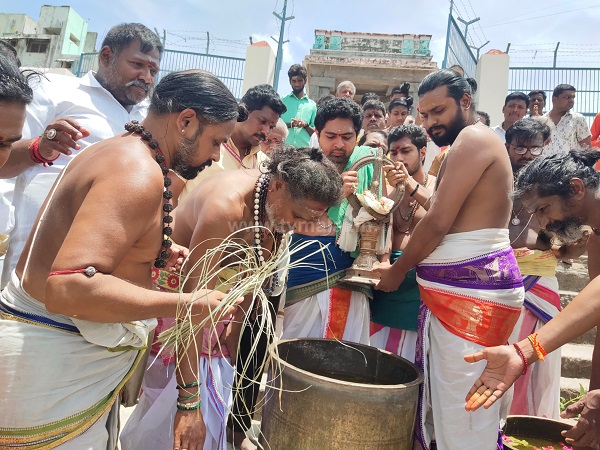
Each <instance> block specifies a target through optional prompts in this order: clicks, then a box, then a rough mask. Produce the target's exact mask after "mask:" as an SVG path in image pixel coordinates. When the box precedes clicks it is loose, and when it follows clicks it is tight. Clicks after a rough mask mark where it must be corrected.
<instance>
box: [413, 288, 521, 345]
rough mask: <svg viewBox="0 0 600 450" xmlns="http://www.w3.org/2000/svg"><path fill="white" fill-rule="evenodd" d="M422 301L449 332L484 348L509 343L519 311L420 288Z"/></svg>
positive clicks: (472, 298) (476, 299)
mask: <svg viewBox="0 0 600 450" xmlns="http://www.w3.org/2000/svg"><path fill="white" fill-rule="evenodd" d="M419 289H420V291H421V300H422V301H423V303H425V305H426V306H427V308H429V310H430V311H431V313H432V314H433V315H434V316H435V317H437V318H438V320H439V321H440V322H441V323H442V325H444V327H445V328H446V329H447V330H448V331H450V332H451V333H453V334H455V335H456V336H459V337H461V338H463V339H466V340H467V341H470V342H475V343H476V344H479V345H485V346H486V347H493V346H496V345H504V344H506V343H507V342H508V338H509V336H510V333H511V332H512V330H513V328H514V326H515V324H516V323H517V320H518V319H519V315H520V313H521V309H520V308H512V307H509V306H506V305H502V304H500V303H493V302H490V301H485V300H482V299H478V298H474V297H465V296H462V295H457V294H453V293H451V292H447V291H440V290H436V289H430V288H424V287H423V286H419Z"/></svg>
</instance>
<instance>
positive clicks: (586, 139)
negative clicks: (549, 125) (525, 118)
mask: <svg viewBox="0 0 600 450" xmlns="http://www.w3.org/2000/svg"><path fill="white" fill-rule="evenodd" d="M575 92H576V89H575V88H574V87H573V86H571V85H570V84H559V85H558V86H556V87H555V88H554V92H553V93H552V109H551V110H550V111H548V112H547V113H546V114H544V117H549V118H550V119H551V120H552V122H554V125H556V126H555V127H554V128H553V129H552V136H550V143H549V144H548V147H547V148H546V149H545V150H544V155H556V154H558V153H561V154H564V153H567V152H569V151H571V150H579V149H585V148H589V147H590V146H591V145H592V137H591V133H590V129H589V127H588V124H587V122H586V120H585V117H583V115H581V114H580V113H577V112H573V111H572V109H573V106H574V105H575Z"/></svg>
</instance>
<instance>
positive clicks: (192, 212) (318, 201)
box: [128, 146, 342, 450]
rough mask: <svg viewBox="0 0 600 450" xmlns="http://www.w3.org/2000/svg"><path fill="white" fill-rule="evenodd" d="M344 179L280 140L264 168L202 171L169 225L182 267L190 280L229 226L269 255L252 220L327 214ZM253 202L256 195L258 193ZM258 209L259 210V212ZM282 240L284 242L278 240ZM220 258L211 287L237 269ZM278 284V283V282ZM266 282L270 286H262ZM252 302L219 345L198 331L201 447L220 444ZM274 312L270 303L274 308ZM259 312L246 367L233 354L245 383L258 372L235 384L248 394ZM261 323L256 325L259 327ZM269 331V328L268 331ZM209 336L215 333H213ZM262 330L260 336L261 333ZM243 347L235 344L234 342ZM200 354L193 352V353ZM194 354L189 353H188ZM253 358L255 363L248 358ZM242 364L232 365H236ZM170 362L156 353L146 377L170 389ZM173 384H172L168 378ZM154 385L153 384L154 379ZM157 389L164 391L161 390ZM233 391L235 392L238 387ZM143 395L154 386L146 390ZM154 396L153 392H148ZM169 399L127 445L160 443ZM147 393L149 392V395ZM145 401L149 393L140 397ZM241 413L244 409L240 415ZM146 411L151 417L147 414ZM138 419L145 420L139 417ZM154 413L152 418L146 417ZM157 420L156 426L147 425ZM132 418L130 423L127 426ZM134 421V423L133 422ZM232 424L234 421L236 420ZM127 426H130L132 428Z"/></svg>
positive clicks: (312, 221)
mask: <svg viewBox="0 0 600 450" xmlns="http://www.w3.org/2000/svg"><path fill="white" fill-rule="evenodd" d="M341 189H342V179H341V177H340V176H339V174H338V173H337V169H336V167H335V166H334V165H333V163H331V162H330V161H329V160H328V159H327V158H325V157H324V155H323V152H322V151H321V150H319V149H310V148H298V149H296V148H293V147H291V146H286V147H285V148H280V149H278V150H276V151H275V153H273V154H272V155H271V159H270V160H269V162H268V164H267V165H266V166H265V167H264V168H263V170H262V171H258V170H252V169H251V170H244V169H242V170H236V171H224V172H222V173H221V174H220V175H219V176H218V177H214V176H212V177H208V178H206V179H205V180H203V181H202V182H201V183H200V184H199V185H198V186H197V188H196V189H195V190H194V191H192V193H191V195H189V196H188V197H186V198H185V200H183V201H182V202H181V204H180V205H179V206H178V207H177V214H176V220H175V230H174V233H173V239H174V240H175V242H177V243H179V244H182V245H185V246H189V248H190V249H192V250H191V253H190V258H189V260H188V262H186V265H185V266H184V273H185V275H189V276H190V277H191V279H192V280H194V279H195V277H197V276H200V272H201V270H202V269H201V268H200V267H198V268H196V269H194V270H190V269H192V268H193V267H194V265H196V263H197V262H198V261H199V260H200V259H201V258H202V257H203V256H204V255H205V254H206V252H207V251H209V250H211V249H212V248H214V247H215V246H216V245H218V244H220V243H221V242H223V241H225V240H226V239H227V238H228V237H229V235H230V234H231V233H233V232H234V231H236V230H240V231H239V232H238V233H236V235H235V239H236V242H238V243H242V242H243V243H245V245H247V246H248V248H250V249H251V248H255V249H256V251H261V252H262V255H263V257H264V258H265V259H268V257H269V255H270V253H271V251H272V250H273V248H274V245H275V242H274V240H273V235H270V234H266V235H262V233H261V235H262V236H261V237H260V238H259V239H258V242H257V238H256V234H255V230H254V226H255V224H256V223H257V219H256V217H258V218H259V219H258V223H259V225H260V226H264V227H266V228H269V229H271V230H273V231H274V233H280V234H281V233H285V232H287V231H289V230H291V229H294V228H296V227H298V226H301V225H303V226H304V225H307V224H308V225H312V226H316V224H317V221H318V220H320V219H322V216H324V215H326V211H327V208H328V207H329V206H331V205H333V204H335V203H337V202H338V201H339V200H340V196H341ZM257 194H258V200H259V203H258V204H257V203H255V200H256V199H257ZM257 211H258V214H257ZM283 245H286V243H285V242H284V243H283ZM223 256H224V258H223V259H222V261H223V265H227V266H228V267H223V266H221V267H220V268H215V270H219V281H218V282H217V281H216V280H214V282H213V283H211V286H210V287H211V288H217V289H219V290H221V291H227V290H228V289H229V288H230V287H231V282H229V280H231V279H232V278H234V277H235V271H234V270H233V268H232V264H235V261H233V260H232V259H231V258H232V256H231V255H230V256H229V257H227V255H226V254H225V255H223ZM280 278H281V280H279V279H276V280H272V283H273V286H271V287H273V288H275V289H274V290H273V291H271V292H270V291H267V292H270V294H271V295H278V292H277V291H278V290H279V291H281V289H282V288H283V284H284V279H283V278H284V275H283V274H281V275H280ZM277 284H279V286H277ZM195 285H196V283H195V282H187V283H186V284H185V285H184V286H183V290H184V291H190V290H191V289H193V288H194V286H195ZM265 288H266V289H270V287H269V286H265ZM252 302H253V298H252V296H248V297H247V298H246V300H245V302H244V304H243V308H240V309H239V310H238V312H236V314H235V315H234V317H233V318H232V319H231V322H230V323H229V325H227V326H226V327H225V330H223V327H222V326H220V327H219V326H218V327H217V334H221V345H217V343H216V339H213V338H209V334H208V330H207V332H206V333H205V334H204V342H203V343H202V352H201V354H200V356H199V360H200V370H201V377H200V379H201V380H203V382H202V386H201V388H200V398H201V400H202V415H203V419H204V422H205V423H206V429H207V433H206V441H205V444H204V447H203V448H204V449H205V450H208V449H216V448H225V447H226V445H227V442H226V440H225V435H226V433H225V428H226V420H227V415H228V412H229V410H230V408H231V406H232V386H236V389H239V386H238V385H237V384H234V374H235V369H234V368H233V367H232V361H233V363H234V364H235V361H236V355H237V353H238V340H239V336H240V331H241V329H242V323H243V322H244V321H245V319H244V314H245V312H244V311H247V310H248V308H249V307H250V305H251V304H252ZM272 312H274V311H272ZM258 322H259V321H258V320H251V321H250V322H249V323H248V321H247V319H246V324H245V329H244V333H246V332H250V333H254V334H255V338H254V339H253V340H242V341H241V342H240V345H242V346H245V345H247V344H251V345H252V344H256V342H255V341H256V339H257V338H258V339H259V342H260V341H264V342H263V343H259V345H258V346H257V348H256V349H254V348H248V349H245V352H246V353H248V354H249V355H250V356H251V359H252V360H253V361H251V363H250V364H251V367H248V366H247V362H246V361H244V360H240V359H239V358H238V359H237V364H238V365H242V366H244V370H243V371H242V373H244V374H245V377H246V378H245V379H242V380H241V384H242V385H244V386H245V385H249V384H251V382H250V381H249V380H248V378H252V379H255V380H256V389H252V388H250V389H245V390H240V391H241V392H243V394H242V395H244V396H245V395H248V396H253V395H256V394H257V393H258V381H259V380H260V378H259V377H260V375H261V374H262V371H259V370H258V369H259V368H261V366H262V364H260V363H261V361H262V360H263V359H264V355H265V351H266V343H267V342H266V341H267V339H266V337H267V333H265V331H264V330H260V326H259V324H258ZM261 331H262V332H261ZM269 334H271V335H272V333H269ZM213 337H214V335H213ZM263 338H264V339H263ZM240 352H241V350H240ZM196 357H198V355H196ZM191 358H192V355H190V359H191ZM246 358H247V357H246ZM253 363H254V364H253ZM239 369H240V368H239V367H238V372H239V371H240V370H239ZM172 373H173V369H172V367H168V366H167V367H165V366H164V365H163V363H162V360H160V359H158V360H156V361H154V362H153V363H152V365H151V366H150V367H149V369H148V372H147V375H146V377H147V378H150V379H152V380H154V381H155V384H156V380H161V382H162V386H164V387H166V389H171V390H173V389H174V381H172V380H171V378H172V375H171V374H172ZM171 385H173V386H171ZM153 387H154V389H156V388H157V386H153ZM161 395H162V394H161ZM237 395H240V394H239V393H238V394H237ZM148 397H149V398H152V397H153V394H149V395H148ZM154 397H156V396H154ZM171 397H172V398H171V401H170V403H168V404H165V403H164V402H162V403H160V404H159V402H157V403H155V404H154V405H153V406H152V407H150V408H149V409H148V410H147V411H146V413H145V414H146V416H147V417H148V419H146V422H145V427H144V428H145V429H155V431H154V432H151V433H150V432H144V440H145V441H144V443H143V445H140V446H138V447H135V448H132V449H131V450H137V449H139V450H142V449H143V450H161V449H162V448H163V447H161V444H160V441H161V440H165V439H168V436H169V435H172V434H173V430H172V427H171V430H169V429H165V428H164V427H161V426H158V425H160V424H161V423H164V421H165V420H166V419H167V417H168V416H169V415H172V414H173V411H174V410H175V397H174V396H171ZM244 400H245V405H246V406H247V407H248V408H250V409H251V408H252V406H251V403H250V402H252V404H253V403H254V401H255V400H254V399H252V398H245V399H244ZM149 401H151V400H149ZM146 403H148V401H146ZM240 414H241V415H242V416H243V417H240ZM232 416H233V417H232V420H233V422H238V421H239V422H241V423H240V424H239V425H238V426H239V427H240V428H245V429H248V428H249V427H250V424H249V423H248V424H245V423H244V422H245V417H246V416H248V417H250V418H251V415H248V414H247V412H246V411H237V410H235V409H234V410H233V413H232ZM150 417H152V418H151V419H150ZM141 420H144V418H142V419H141ZM148 420H152V422H153V424H149V423H148ZM154 424H156V425H157V426H152V425H154ZM129 426H130V424H128V427H129ZM131 426H132V427H133V428H135V424H132V425H131ZM236 428H237V427H236ZM132 431H134V430H133V429H132ZM238 444H239V445H241V447H242V448H249V446H250V445H252V444H250V443H249V442H245V443H243V444H242V443H241V442H240V443H238Z"/></svg>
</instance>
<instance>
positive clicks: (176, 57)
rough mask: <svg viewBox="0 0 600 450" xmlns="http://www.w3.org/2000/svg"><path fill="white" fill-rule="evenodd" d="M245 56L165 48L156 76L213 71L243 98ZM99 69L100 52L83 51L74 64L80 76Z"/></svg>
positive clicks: (74, 68)
mask: <svg viewBox="0 0 600 450" xmlns="http://www.w3.org/2000/svg"><path fill="white" fill-rule="evenodd" d="M245 62H246V60H245V59H244V58H235V57H229V56H219V55H208V54H205V53H192V52H182V51H178V50H165V51H164V52H163V55H162V59H161V62H160V71H159V73H158V76H157V78H156V82H157V83H158V82H159V81H160V79H161V78H162V77H164V76H165V75H167V74H169V73H171V72H176V71H180V70H189V69H201V70H206V71H208V72H211V73H212V74H214V75H216V76H217V77H219V78H220V79H221V81H223V83H225V85H226V86H227V87H228V88H229V90H230V91H231V92H232V93H233V95H234V96H235V97H236V98H238V99H239V98H241V97H242V95H243V92H242V83H243V81H244V64H245ZM97 69H98V53H82V54H81V56H80V58H79V60H78V61H75V64H74V65H73V73H74V74H75V75H77V76H78V77H81V76H83V75H85V74H86V73H87V72H88V71H90V70H97Z"/></svg>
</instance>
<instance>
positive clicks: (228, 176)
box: [177, 170, 252, 223]
mask: <svg viewBox="0 0 600 450" xmlns="http://www.w3.org/2000/svg"><path fill="white" fill-rule="evenodd" d="M250 183H252V180H251V179H250V178H249V175H248V174H246V173H245V172H243V171H242V170H225V171H222V172H219V173H215V174H212V175H210V176H209V177H207V178H205V179H204V180H202V181H201V182H200V183H199V184H198V186H196V187H195V188H194V190H193V191H192V192H191V193H190V194H189V195H188V196H187V197H186V198H185V199H184V200H183V201H182V202H181V203H180V205H179V206H178V207H177V209H178V210H179V211H178V213H177V214H178V217H179V215H180V214H181V215H182V216H184V217H192V218H200V219H201V220H202V221H204V222H205V223H208V222H215V223H219V221H221V220H240V219H241V218H242V217H243V213H244V208H245V200H244V195H245V193H247V191H248V187H249V186H250V188H251V184H250Z"/></svg>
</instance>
